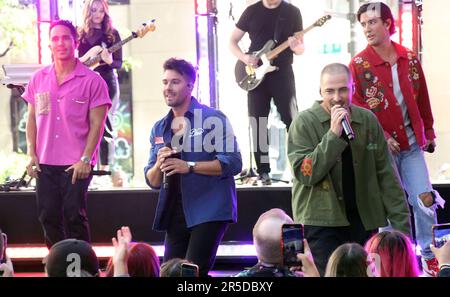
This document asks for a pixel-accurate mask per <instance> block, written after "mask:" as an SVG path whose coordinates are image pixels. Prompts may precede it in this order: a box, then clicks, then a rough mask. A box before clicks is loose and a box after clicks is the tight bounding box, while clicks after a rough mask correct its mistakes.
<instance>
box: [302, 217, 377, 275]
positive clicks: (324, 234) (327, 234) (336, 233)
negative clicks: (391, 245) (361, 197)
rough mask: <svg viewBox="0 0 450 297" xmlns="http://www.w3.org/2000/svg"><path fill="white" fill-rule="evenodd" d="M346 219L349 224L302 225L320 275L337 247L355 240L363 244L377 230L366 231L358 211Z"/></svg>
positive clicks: (323, 272)
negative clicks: (343, 225) (332, 225)
mask: <svg viewBox="0 0 450 297" xmlns="http://www.w3.org/2000/svg"><path fill="white" fill-rule="evenodd" d="M348 220H349V221H350V226H345V227H320V226H310V225H305V226H304V233H305V238H306V239H307V240H308V244H309V247H310V248H311V253H312V255H313V257H314V262H315V264H316V266H317V270H319V273H320V275H321V276H324V274H325V268H326V266H327V263H328V259H329V258H330V256H331V254H332V253H333V252H334V250H335V249H336V248H337V247H339V246H340V245H341V244H344V243H347V242H356V243H359V244H360V245H362V246H364V244H365V243H366V241H367V240H368V239H369V238H370V237H371V236H372V235H373V234H374V233H376V232H377V230H370V231H366V230H365V228H364V226H363V224H362V222H361V218H360V217H359V214H358V213H352V214H349V215H348Z"/></svg>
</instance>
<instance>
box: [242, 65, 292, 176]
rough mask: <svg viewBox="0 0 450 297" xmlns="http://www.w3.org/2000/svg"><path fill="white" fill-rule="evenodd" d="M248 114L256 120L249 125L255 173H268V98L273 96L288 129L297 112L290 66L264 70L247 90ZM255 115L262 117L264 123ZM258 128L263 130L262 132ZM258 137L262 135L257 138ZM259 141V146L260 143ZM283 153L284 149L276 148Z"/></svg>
mask: <svg viewBox="0 0 450 297" xmlns="http://www.w3.org/2000/svg"><path fill="white" fill-rule="evenodd" d="M247 97H248V115H249V116H250V117H252V118H254V119H255V120H256V127H252V128H255V129H252V143H253V148H252V149H253V152H254V153H253V154H254V157H255V162H256V167H257V170H258V173H259V174H261V173H269V172H270V164H269V150H268V149H269V147H268V145H267V144H268V143H269V142H268V137H267V136H268V133H267V128H266V127H262V126H261V124H264V125H267V118H268V115H269V112H270V100H271V99H272V98H273V101H274V103H275V106H276V107H277V110H278V112H279V113H280V115H281V120H282V121H283V123H284V124H285V125H286V128H287V129H289V126H290V125H291V122H292V120H293V119H294V117H295V115H296V114H297V111H298V108H297V99H296V97H295V78H294V72H293V71H292V66H291V65H287V66H284V67H280V69H279V70H276V71H274V72H270V73H268V74H266V76H265V78H264V80H263V82H262V83H261V84H260V85H259V86H258V87H257V88H256V89H254V90H252V91H249V92H248V95H247ZM259 118H265V123H264V122H261V123H260V120H259ZM259 131H265V132H266V133H265V135H263V133H260V132H259ZM261 137H263V138H262V139H261ZM260 145H261V146H260ZM280 153H284V152H280Z"/></svg>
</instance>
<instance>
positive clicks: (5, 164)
mask: <svg viewBox="0 0 450 297" xmlns="http://www.w3.org/2000/svg"><path fill="white" fill-rule="evenodd" d="M0 1H1V0H0ZM29 162H30V160H29V158H28V156H27V155H25V154H23V153H15V152H14V153H7V154H5V153H3V152H0V164H1V167H0V184H3V183H5V182H6V181H10V180H14V179H19V178H20V177H21V176H22V174H23V172H24V171H25V167H26V166H27V165H28V163H29Z"/></svg>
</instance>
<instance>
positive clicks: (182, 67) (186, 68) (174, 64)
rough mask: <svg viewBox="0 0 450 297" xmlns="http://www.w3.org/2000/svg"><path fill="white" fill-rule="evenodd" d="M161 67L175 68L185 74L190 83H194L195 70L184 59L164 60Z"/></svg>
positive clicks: (165, 68)
mask: <svg viewBox="0 0 450 297" xmlns="http://www.w3.org/2000/svg"><path fill="white" fill-rule="evenodd" d="M163 68H164V71H165V70H175V71H176V72H178V73H179V74H181V75H184V76H187V77H188V79H189V81H190V82H191V83H195V78H196V76H197V72H196V70H195V67H194V66H192V64H191V63H190V62H188V61H186V60H183V59H177V58H170V59H169V60H167V61H165V62H164V65H163Z"/></svg>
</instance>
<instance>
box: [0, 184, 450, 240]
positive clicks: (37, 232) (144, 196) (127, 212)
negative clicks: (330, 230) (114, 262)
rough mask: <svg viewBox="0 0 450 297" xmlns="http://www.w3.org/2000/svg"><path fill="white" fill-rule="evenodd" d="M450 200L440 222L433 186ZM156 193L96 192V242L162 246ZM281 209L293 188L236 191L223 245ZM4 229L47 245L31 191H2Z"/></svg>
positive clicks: (91, 203) (449, 192)
mask: <svg viewBox="0 0 450 297" xmlns="http://www.w3.org/2000/svg"><path fill="white" fill-rule="evenodd" d="M435 188H436V189H437V190H438V191H439V192H440V193H441V195H442V197H444V198H445V199H447V204H446V208H445V209H444V210H439V211H438V220H439V222H442V223H444V222H450V201H449V199H450V185H435ZM157 200H158V192H157V191H153V190H118V191H92V192H89V198H88V216H89V220H90V226H91V237H92V242H94V243H110V242H111V237H113V236H115V231H116V230H117V229H118V228H119V227H120V226H130V227H131V230H132V232H133V239H134V240H135V241H145V242H150V243H161V242H163V240H164V233H161V232H155V231H153V230H152V224H153V218H154V215H155V209H156V203H157ZM274 207H278V208H281V209H284V210H285V211H286V212H287V213H288V214H290V215H291V214H292V209H291V189H290V188H289V187H279V188H277V187H267V188H262V187H257V188H240V189H238V223H236V224H233V225H231V226H230V228H229V229H228V231H227V232H226V233H225V237H224V241H240V242H251V241H252V228H253V225H254V224H255V222H256V220H257V219H258V217H259V215H260V214H261V213H263V212H264V211H266V210H268V209H271V208H274ZM0 228H2V229H3V231H4V232H5V233H7V234H8V242H9V244H43V233H42V229H41V227H40V224H39V222H38V220H37V209H36V199H35V196H34V193H33V192H8V193H0Z"/></svg>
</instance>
